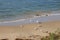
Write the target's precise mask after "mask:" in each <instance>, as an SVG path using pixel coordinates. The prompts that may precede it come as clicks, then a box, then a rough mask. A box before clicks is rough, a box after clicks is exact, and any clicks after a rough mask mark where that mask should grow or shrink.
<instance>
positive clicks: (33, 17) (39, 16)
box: [0, 13, 60, 24]
mask: <svg viewBox="0 0 60 40" xmlns="http://www.w3.org/2000/svg"><path fill="white" fill-rule="evenodd" d="M46 15H48V16H54V15H55V16H56V15H60V13H58V14H45V15H41V16H34V17H33V18H28V19H30V22H31V21H32V20H31V19H34V18H38V17H45V16H46ZM24 20H27V19H19V20H14V21H5V22H0V24H1V23H12V22H19V21H24ZM36 22H39V21H38V20H37V21H36Z"/></svg>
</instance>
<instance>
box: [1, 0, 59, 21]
mask: <svg viewBox="0 0 60 40" xmlns="http://www.w3.org/2000/svg"><path fill="white" fill-rule="evenodd" d="M37 11H39V12H40V11H46V12H48V11H60V0H0V21H9V20H16V19H19V18H20V19H22V18H24V17H26V16H30V15H32V14H33V13H34V12H37Z"/></svg>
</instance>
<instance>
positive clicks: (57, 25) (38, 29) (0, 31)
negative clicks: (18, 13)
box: [0, 21, 60, 40]
mask: <svg viewBox="0 0 60 40" xmlns="http://www.w3.org/2000/svg"><path fill="white" fill-rule="evenodd" d="M59 29H60V21H51V22H43V23H42V22H40V23H33V24H25V25H18V26H0V39H4V38H7V39H9V40H15V39H16V38H31V39H36V38H41V37H43V36H48V33H50V32H55V31H56V30H59ZM36 40H37V39H36Z"/></svg>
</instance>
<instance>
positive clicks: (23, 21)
mask: <svg viewBox="0 0 60 40" xmlns="http://www.w3.org/2000/svg"><path fill="white" fill-rule="evenodd" d="M59 18H60V14H59V13H58V14H46V15H41V16H34V17H32V18H27V19H19V20H14V21H5V22H0V25H19V24H21V25H22V24H28V23H38V22H46V21H54V20H60V19H59Z"/></svg>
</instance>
